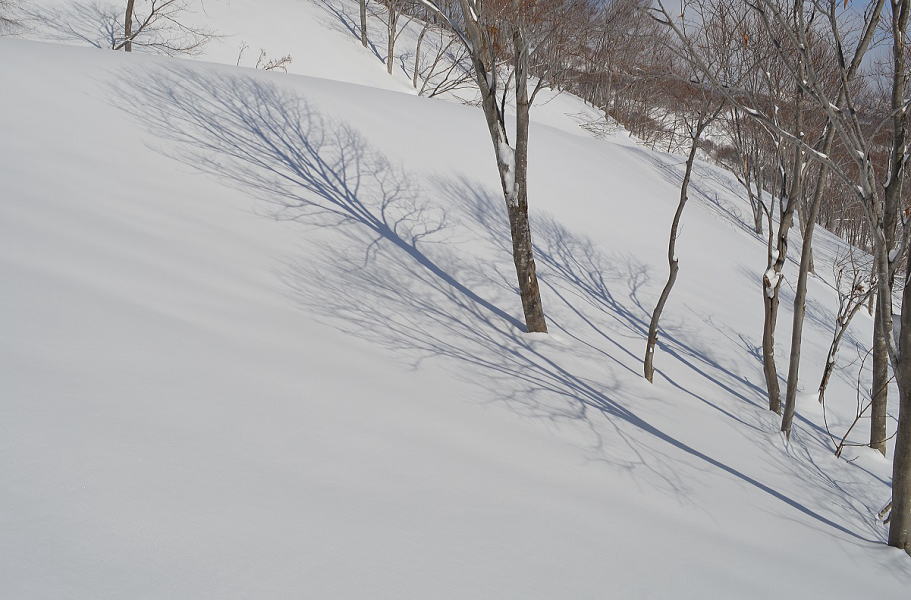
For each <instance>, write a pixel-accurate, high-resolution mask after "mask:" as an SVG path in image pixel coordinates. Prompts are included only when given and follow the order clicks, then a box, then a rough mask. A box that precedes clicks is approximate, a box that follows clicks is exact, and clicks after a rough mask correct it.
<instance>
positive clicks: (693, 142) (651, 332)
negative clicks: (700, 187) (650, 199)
mask: <svg viewBox="0 0 911 600" xmlns="http://www.w3.org/2000/svg"><path fill="white" fill-rule="evenodd" d="M704 127H705V124H704V123H703V121H702V120H701V119H700V121H699V123H698V125H697V126H696V130H695V132H694V134H693V135H692V136H691V138H690V152H689V154H688V155H687V157H686V170H685V171H684V174H683V182H682V183H681V184H680V200H679V201H678V202H677V210H676V211H675V212H674V220H673V222H672V223H671V234H670V236H669V238H668V245H667V264H668V276H667V282H666V283H665V284H664V289H663V290H661V295H660V296H659V297H658V304H656V305H655V310H654V312H652V320H651V322H650V323H649V326H648V341H647V342H646V344H645V360H644V361H643V370H644V374H645V378H646V379H647V380H648V382H649V383H652V380H653V379H654V376H655V365H654V359H655V344H656V343H657V342H658V322H659V320H660V319H661V313H662V312H663V311H664V305H665V304H666V303H667V299H668V297H669V296H670V295H671V289H673V287H674V283H675V282H676V281H677V272H678V271H679V269H680V267H679V264H678V261H677V232H678V229H679V228H680V218H681V217H682V216H683V209H684V207H685V206H686V201H687V199H688V198H687V190H688V189H689V186H690V177H691V176H692V173H693V162H694V161H695V160H696V151H697V149H698V146H699V138H700V137H701V136H702V130H703V129H704Z"/></svg>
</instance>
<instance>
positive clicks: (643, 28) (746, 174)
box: [361, 0, 911, 552]
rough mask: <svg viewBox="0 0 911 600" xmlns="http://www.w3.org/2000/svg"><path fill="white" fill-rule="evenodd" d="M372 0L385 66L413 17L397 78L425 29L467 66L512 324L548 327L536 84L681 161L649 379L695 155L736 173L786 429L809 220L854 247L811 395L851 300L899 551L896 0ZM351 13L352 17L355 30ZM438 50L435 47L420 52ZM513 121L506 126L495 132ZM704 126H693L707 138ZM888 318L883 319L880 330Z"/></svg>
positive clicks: (909, 405)
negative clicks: (789, 305)
mask: <svg viewBox="0 0 911 600" xmlns="http://www.w3.org/2000/svg"><path fill="white" fill-rule="evenodd" d="M365 4H366V3H364V2H362V3H361V5H362V7H364V6H365ZM378 4H379V6H378V7H377V9H378V10H379V11H384V12H383V14H384V15H385V16H384V17H383V18H384V19H385V22H386V24H387V29H388V33H387V57H386V61H387V67H388V69H389V72H390V73H391V72H392V64H393V54H394V45H395V38H396V35H397V34H396V31H397V30H396V27H395V25H394V24H395V23H396V22H398V21H400V20H401V19H402V17H403V15H407V16H408V18H415V19H419V20H420V21H421V22H422V23H423V24H424V25H422V26H423V28H424V29H423V31H422V32H421V36H420V38H419V41H418V49H417V52H416V53H415V59H414V64H413V67H412V68H413V72H412V77H413V84H414V86H415V87H416V88H417V87H418V81H419V79H421V78H422V77H423V76H422V75H421V74H420V73H421V69H422V66H421V48H420V45H421V40H422V39H423V38H424V36H425V35H426V32H427V31H429V30H430V29H431V28H434V29H435V31H437V32H442V33H440V35H442V36H445V35H446V34H448V35H449V38H448V41H447V42H446V49H447V50H446V51H448V52H454V51H453V50H452V49H453V48H454V47H460V48H461V50H463V51H464V54H462V55H460V56H459V57H458V58H454V59H453V58H450V59H449V60H443V61H442V62H443V63H444V64H446V65H447V68H451V69H453V70H451V71H450V72H449V74H450V75H454V76H455V77H456V78H458V76H459V75H463V74H464V73H471V75H472V76H473V80H474V84H475V86H476V88H477V90H478V91H479V92H480V97H479V100H478V102H479V104H480V106H481V107H482V109H483V115H484V118H485V122H486V124H487V127H488V131H489V133H490V136H491V140H492V143H493V150H494V152H493V157H494V159H495V162H496V165H497V168H498V172H499V174H500V181H501V184H502V187H503V195H504V199H505V204H506V209H507V210H506V212H507V215H508V218H509V222H510V230H511V233H512V244H513V257H514V260H515V265H516V275H517V279H518V284H519V286H518V287H519V292H520V297H521V301H522V306H523V309H524V313H525V318H526V324H527V328H528V330H529V331H538V332H544V331H546V330H547V329H546V317H545V312H544V307H543V306H542V304H541V299H540V294H539V291H538V284H537V278H536V275H535V266H534V253H533V247H534V246H533V243H532V239H531V232H532V230H533V227H532V226H531V224H530V223H529V215H528V203H529V197H528V188H527V172H528V170H529V169H534V165H529V164H528V146H529V144H532V143H534V141H533V140H532V139H529V138H530V135H529V127H528V123H529V117H528V113H529V108H530V106H531V104H532V102H533V101H534V98H535V96H536V94H537V93H538V91H540V89H542V87H549V88H553V89H556V90H569V91H571V92H573V93H574V94H576V95H578V96H580V97H581V98H583V99H584V100H586V101H588V102H589V103H591V104H593V105H594V106H597V107H599V108H600V109H602V110H603V111H604V114H605V117H606V118H607V122H616V123H619V124H620V125H622V126H623V127H625V128H626V129H628V130H629V131H630V132H631V133H632V134H634V135H635V136H637V137H638V138H639V139H640V140H641V141H642V142H643V143H645V144H648V145H651V146H653V147H655V148H659V149H663V150H665V151H669V152H683V153H685V154H686V156H687V160H686V163H685V164H686V171H685V175H684V177H683V181H682V185H681V189H680V198H679V202H678V205H677V210H676V213H675V215H674V219H673V224H672V228H671V231H670V233H669V239H668V268H669V273H668V279H667V282H666V285H665V287H664V290H663V291H662V294H661V296H660V298H659V300H658V304H657V306H656V307H655V310H654V312H653V315H652V321H651V324H650V328H649V333H648V337H647V339H646V340H645V342H646V349H645V353H644V359H643V365H644V374H645V377H646V378H647V379H648V380H649V381H651V380H652V377H653V373H654V370H655V363H656V360H657V359H656V356H655V348H656V343H657V340H658V337H659V335H660V331H661V326H660V317H661V313H662V310H663V308H664V306H665V305H666V303H667V302H668V300H669V297H670V294H671V290H672V287H673V284H674V282H675V280H676V278H677V277H678V271H679V263H678V260H679V258H678V256H677V254H676V248H675V241H676V237H677V235H678V229H679V227H680V223H681V220H682V219H683V218H684V214H683V213H684V207H685V205H686V202H687V198H688V195H687V188H688V185H689V182H690V179H691V177H690V174H691V171H692V166H693V162H694V161H695V159H696V157H697V155H699V153H700V152H701V153H702V156H704V157H706V158H709V159H710V160H713V161H715V162H716V163H718V164H720V165H722V166H724V167H725V168H727V169H728V170H730V171H731V172H732V174H733V175H734V176H735V178H736V179H737V181H738V182H740V185H741V186H742V188H743V193H744V196H745V197H747V198H748V199H749V201H750V206H751V212H752V214H751V223H750V225H751V227H752V229H753V230H754V232H755V233H756V234H757V235H758V236H761V237H762V239H763V240H764V241H765V244H766V249H767V252H766V261H765V264H763V265H756V268H757V272H759V273H762V274H763V275H762V277H761V285H760V286H758V289H757V304H756V310H757V311H762V313H761V314H762V315H763V319H762V322H763V331H762V345H761V353H762V363H763V369H764V372H765V383H766V391H767V394H768V406H769V409H770V410H771V411H773V412H775V413H778V414H780V415H781V430H782V432H783V434H784V435H785V436H789V435H790V433H791V430H792V427H793V423H794V416H795V412H796V407H797V394H798V390H799V385H800V384H801V382H800V381H799V377H798V373H799V369H800V364H801V342H802V338H803V325H804V321H805V319H806V303H807V298H808V280H809V277H810V275H811V274H812V273H814V271H815V265H814V261H813V240H814V230H815V228H816V227H823V228H825V229H827V230H829V231H831V232H833V233H834V234H836V235H838V236H840V237H842V238H843V239H844V240H845V241H847V242H848V243H849V244H851V245H853V246H855V247H856V248H857V249H858V250H857V251H858V252H861V253H863V254H864V255H865V256H870V257H871V259H870V260H868V261H867V260H861V259H859V258H858V256H857V255H853V254H852V255H851V256H850V259H847V258H846V259H845V261H844V262H843V263H841V267H840V270H839V271H838V272H837V273H836V277H837V286H839V297H840V298H842V300H841V309H840V310H839V314H838V316H837V319H836V324H835V334H834V337H833V340H832V347H831V350H830V353H829V357H828V360H827V362H826V364H825V365H820V366H819V367H820V371H821V372H822V373H823V375H822V381H821V382H820V385H819V399H820V402H822V401H824V397H825V388H826V386H827V382H828V380H829V377H830V376H831V373H832V371H833V370H834V369H836V368H837V365H838V360H837V353H838V348H839V341H840V339H841V335H842V334H843V332H844V331H845V329H846V328H847V327H848V325H849V324H850V321H851V319H852V318H853V316H854V315H855V314H856V313H857V312H858V311H859V310H861V309H862V308H864V307H867V308H868V309H870V310H872V312H873V313H874V314H875V320H874V336H873V339H872V340H870V344H871V348H872V361H871V362H872V369H873V384H872V387H871V389H869V390H867V391H866V393H867V395H868V396H869V398H870V401H869V402H868V403H867V404H866V405H865V407H864V408H863V410H861V411H860V413H859V415H858V421H859V420H860V419H861V418H863V419H865V420H866V421H867V422H869V424H870V427H869V438H868V439H869V445H870V446H871V447H872V448H874V449H876V450H878V451H880V452H882V453H884V454H885V452H886V442H887V441H888V439H889V438H888V433H887V420H888V417H887V415H888V414H889V413H888V410H889V406H890V405H889V387H890V383H892V382H894V384H895V386H896V387H897V391H898V397H897V399H896V400H895V402H894V404H893V407H892V408H893V413H897V415H898V423H897V434H896V436H895V440H894V444H895V446H894V447H895V452H894V472H893V499H892V502H891V517H890V518H889V527H890V530H889V531H890V532H889V544H890V545H893V546H896V547H899V548H904V549H905V550H908V551H909V552H911V530H909V527H911V304H909V306H908V307H907V309H906V307H905V306H904V302H905V300H906V299H907V301H908V302H909V303H911V293H906V294H903V295H902V297H898V296H897V293H898V291H899V290H900V289H904V290H907V289H908V288H907V286H905V285H904V279H905V278H906V277H907V270H906V269H905V268H904V264H905V260H906V258H905V257H906V255H907V247H908V227H907V224H908V220H907V215H908V210H909V207H911V205H909V198H908V197H907V196H908V193H907V191H905V189H904V185H903V184H904V181H905V178H906V174H905V168H904V167H905V164H906V162H907V158H908V154H907V152H908V148H907V141H906V139H905V138H906V131H905V128H906V123H907V118H906V114H907V110H906V109H907V106H908V103H909V102H911V100H909V92H911V90H909V86H908V68H909V66H908V63H907V58H908V57H907V54H908V48H907V44H906V42H907V34H908V10H909V6H908V4H909V2H908V1H905V0H889V1H888V2H887V1H886V0H876V1H873V2H870V3H867V4H866V5H865V6H864V7H855V6H850V5H851V4H852V3H849V2H844V1H843V0H806V1H802V2H801V1H795V2H785V1H782V0H749V1H747V2H740V1H738V0H687V1H684V2H682V3H677V2H675V3H673V6H670V5H669V4H667V5H666V4H664V3H662V2H656V3H653V2H649V1H646V0H611V1H607V2H598V3H595V2H587V1H574V0H560V1H557V2H547V3H544V2H535V1H533V0H496V1H493V0H488V1H483V0H449V1H445V0H415V1H413V2H406V1H404V0H395V1H393V0H384V1H383V2H379V3H378ZM364 14H367V13H366V11H362V15H364ZM364 27H365V22H364V21H362V35H364V36H366V30H365V29H364ZM365 39H366V37H365ZM443 39H445V37H444V38H443ZM441 45H442V44H440V45H438V47H440V46H441ZM442 56H443V54H438V55H437V64H439V63H440V62H441V58H442ZM454 56H455V54H452V55H451V57H454ZM434 68H437V67H436V66H435V67H434ZM438 85H439V84H438ZM458 85H460V86H461V85H464V80H462V81H460V82H459V84H458ZM512 118H514V119H515V122H514V124H513V127H507V125H506V122H507V119H512ZM510 130H512V131H515V132H516V133H515V139H514V140H511V139H509V136H508V133H507V131H510ZM709 130H710V131H711V135H706V133H707V131H709ZM532 201H533V200H532ZM793 232H798V233H799V234H800V235H799V238H796V239H799V241H800V244H799V245H796V244H794V243H793V239H795V236H794V235H792V233H793ZM789 258H791V259H794V260H795V261H797V263H798V264H799V266H798V269H797V272H798V274H797V279H796V281H795V282H791V284H790V285H791V287H793V288H794V289H795V294H794V300H793V303H794V306H793V319H792V321H791V322H790V323H789V324H782V323H779V318H778V317H779V306H780V302H781V290H782V284H783V282H784V278H785V274H784V271H785V265H786V262H787V260H788V259H789ZM846 271H850V275H849V277H850V286H849V288H848V289H844V282H845V273H846ZM905 321H908V323H905ZM787 325H790V328H789V329H788V330H787V335H788V337H789V338H790V351H789V355H788V356H787V357H786V360H784V361H783V363H784V364H786V365H787V367H786V368H783V367H782V366H780V365H779V358H782V357H778V356H776V334H777V333H778V330H779V328H781V327H786V326H787ZM905 325H907V327H906V326H905ZM893 331H898V332H899V333H898V334H897V335H895V336H893V335H892V334H891V332H893ZM782 379H783V380H784V381H785V385H784V390H782V389H781V384H780V381H781V380H782ZM804 383H805V382H804ZM858 421H855V425H856V424H857V422H858ZM852 427H853V426H852ZM843 441H844V440H842V442H843ZM838 451H839V452H840V446H839V449H838Z"/></svg>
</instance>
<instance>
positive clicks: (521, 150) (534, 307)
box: [507, 27, 547, 333]
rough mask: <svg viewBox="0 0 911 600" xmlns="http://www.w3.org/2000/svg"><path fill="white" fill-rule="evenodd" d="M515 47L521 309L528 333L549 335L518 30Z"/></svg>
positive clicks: (515, 212)
mask: <svg viewBox="0 0 911 600" xmlns="http://www.w3.org/2000/svg"><path fill="white" fill-rule="evenodd" d="M513 48H514V50H515V53H516V57H515V59H516V82H515V85H516V151H515V173H514V176H515V203H514V204H513V205H509V204H507V206H508V210H509V228H510V232H511V233H512V245H513V261H514V262H515V265H516V276H517V277H518V279H519V291H520V293H521V296H522V309H523V311H524V312H525V326H526V328H527V329H528V331H529V332H541V333H546V332H547V322H546V320H545V319H544V305H543V304H542V302H541V291H540V289H539V288H538V276H537V273H536V268H535V258H534V252H533V246H532V241H531V227H530V226H529V223H528V125H529V115H528V112H529V109H530V107H531V103H530V101H529V98H528V46H527V45H526V42H525V39H524V37H523V34H522V31H521V29H520V28H519V27H517V28H516V29H515V30H514V32H513Z"/></svg>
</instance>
